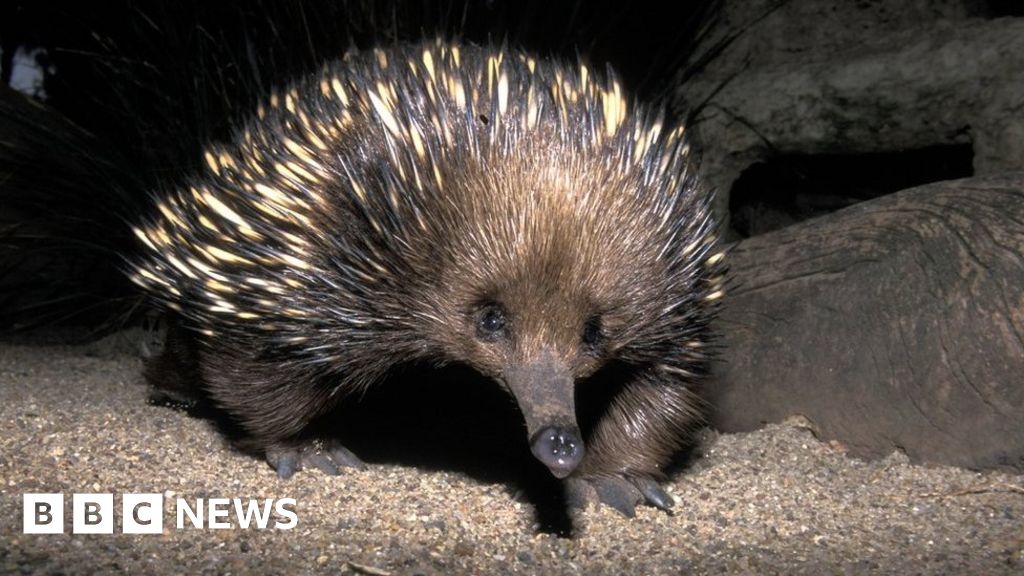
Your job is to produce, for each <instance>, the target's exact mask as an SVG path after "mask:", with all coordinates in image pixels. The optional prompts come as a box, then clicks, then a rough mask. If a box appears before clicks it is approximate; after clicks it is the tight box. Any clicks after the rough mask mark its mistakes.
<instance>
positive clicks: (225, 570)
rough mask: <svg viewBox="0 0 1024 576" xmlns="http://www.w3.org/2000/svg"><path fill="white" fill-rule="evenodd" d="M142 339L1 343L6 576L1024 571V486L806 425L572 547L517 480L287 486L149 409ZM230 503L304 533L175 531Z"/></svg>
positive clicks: (598, 523) (392, 472)
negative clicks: (80, 502) (670, 500)
mask: <svg viewBox="0 0 1024 576" xmlns="http://www.w3.org/2000/svg"><path fill="white" fill-rule="evenodd" d="M131 341H132V338H126V337H124V336H120V337H114V338H111V339H108V340H105V341H101V342H98V343H95V344H91V345H86V346H38V345H34V346H22V345H12V344H3V345H0V518H2V520H0V572H3V573H14V574H18V573H21V574H31V573H55V572H60V573H64V574H78V573H96V572H130V573H148V574H163V573H173V574H178V573H184V572H189V573H197V574H247V573H280V572H298V573H306V572H313V571H317V572H323V573H334V574H424V575H433V574H480V573H515V574H575V573H580V574H679V573H723V574H895V573H899V574H1021V573H1024V476H1013V475H1009V474H1004V473H999V472H987V473H979V472H973V471H968V470H961V469H956V468H949V467H923V466H916V465H912V464H910V463H909V462H908V461H907V460H906V458H905V457H904V456H902V455H901V454H893V455H891V456H889V457H888V458H886V459H884V460H880V461H874V462H863V461H860V460H855V459H852V458H850V457H847V456H846V455H844V454H843V452H842V447H841V446H835V445H832V446H830V445H828V444H823V443H820V442H818V441H817V440H816V439H815V438H814V437H813V436H812V435H811V434H810V433H809V432H808V431H807V430H806V429H803V428H801V427H799V426H793V425H771V426H768V427H766V428H765V429H764V430H761V431H759V432H756V433H751V434H735V435H717V434H714V433H713V432H708V433H706V434H705V436H704V439H703V442H702V446H701V448H700V453H701V456H700V457H699V458H697V459H696V460H695V461H694V462H693V463H692V464H691V465H690V466H689V468H687V469H686V470H684V471H683V472H682V473H680V474H678V475H677V476H676V477H675V479H674V482H673V483H671V484H670V485H669V486H668V490H669V492H670V493H671V494H672V495H673V496H674V497H675V499H676V502H677V504H676V507H675V512H674V514H672V515H668V514H665V513H662V512H659V511H657V510H654V509H652V508H642V509H640V510H639V511H638V514H637V517H636V518H633V519H627V518H624V517H622V516H620V515H618V514H617V513H616V512H614V511H612V510H610V509H606V508H591V509H589V510H587V511H585V512H584V513H583V514H582V515H581V516H579V517H577V519H576V520H577V525H576V530H575V531H574V533H573V534H572V535H571V536H567V535H564V534H558V533H551V532H549V531H545V530H543V529H542V526H541V525H540V524H538V520H537V517H538V514H537V513H536V510H535V507H534V505H533V504H531V503H529V502H528V501H523V500H522V498H518V497H517V495H516V494H514V490H513V489H512V488H510V487H509V486H508V485H507V483H502V482H488V481H485V480H480V479H479V478H475V477H473V476H470V475H468V474H466V473H465V472H464V471H462V470H459V469H457V468H447V469H445V468H440V469H424V468H422V467H414V466H411V465H402V464H401V463H398V464H373V465H371V466H370V467H369V468H368V469H367V470H365V471H348V472H346V473H345V474H343V475H341V476H337V477H327V476H324V475H323V474H322V473H320V472H319V471H311V472H301V473H299V474H298V475H296V477H295V478H293V479H291V480H289V481H287V482H282V481H279V480H278V479H277V478H276V477H275V476H274V474H273V473H272V471H271V470H270V469H269V467H267V466H266V464H264V463H263V462H261V461H259V460H258V459H255V458H253V457H251V456H249V455H246V454H242V453H240V452H237V451H235V450H233V449H232V448H230V446H229V444H228V441H227V440H226V439H225V438H224V436H223V435H222V434H221V433H220V432H218V430H217V429H216V428H215V427H214V426H213V425H211V423H210V422H209V421H206V420H202V419H198V418H192V417H190V416H188V415H187V414H185V413H183V412H179V411H174V410H170V409H167V408H164V407H158V406H151V405H149V404H147V402H146V389H145V387H144V386H143V384H142V382H141V378H140V376H139V374H140V370H141V363H140V361H139V360H138V358H137V357H136V356H137V355H136V354H135V353H134V352H133V348H134V345H132V344H130V342H131ZM493 457H495V458H500V457H501V451H500V450H499V451H495V453H494V456H493ZM82 492H94V493H112V494H114V503H115V507H117V509H116V513H119V511H120V508H119V506H120V503H121V498H122V495H123V494H128V493H162V494H163V496H164V497H163V502H164V507H165V509H164V515H163V519H164V529H163V533H162V534H156V535H139V534H123V533H121V527H122V523H121V519H120V517H118V518H117V519H116V520H115V522H114V534H72V533H71V513H70V509H71V494H72V493H82ZM26 493H63V494H64V502H65V504H64V506H65V515H64V516H65V527H64V533H63V534H24V533H23V532H22V505H23V495H24V494H26ZM217 497H223V498H243V499H246V501H247V500H248V499H250V498H252V499H257V500H258V501H259V502H262V501H263V500H264V499H273V500H274V501H275V502H276V501H278V500H279V499H283V498H293V499H294V500H295V504H294V506H293V507H290V509H291V510H294V513H295V515H296V516H297V522H296V525H295V527H294V528H291V529H279V528H273V527H269V528H267V529H262V530H261V529H257V528H255V527H252V526H251V527H250V528H248V529H244V528H241V527H238V525H237V524H238V522H237V521H236V520H232V523H233V527H232V528H230V529H209V528H206V529H197V528H194V527H191V526H190V525H186V526H185V527H183V528H178V527H177V526H176V525H175V524H176V504H177V501H178V498H182V499H184V501H185V502H187V503H188V504H189V505H190V506H194V505H195V502H196V500H197V499H198V498H204V499H209V498H217ZM229 517H230V518H233V512H231V514H230V516H229ZM274 521H277V522H281V523H282V524H286V523H287V516H286V515H282V514H276V515H274V516H273V518H272V522H271V524H273V522H274ZM186 522H187V521H186Z"/></svg>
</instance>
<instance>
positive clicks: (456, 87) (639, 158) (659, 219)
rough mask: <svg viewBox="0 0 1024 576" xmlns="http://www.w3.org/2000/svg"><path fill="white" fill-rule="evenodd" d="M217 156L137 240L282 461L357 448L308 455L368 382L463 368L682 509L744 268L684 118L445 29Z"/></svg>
mask: <svg viewBox="0 0 1024 576" xmlns="http://www.w3.org/2000/svg"><path fill="white" fill-rule="evenodd" d="M205 158H206V166H205V168H204V170H203V171H202V173H201V174H199V175H197V176H196V177H195V178H193V179H192V180H191V181H190V182H189V183H187V184H186V185H184V186H182V187H181V188H179V189H178V190H176V191H174V192H172V193H170V194H167V195H165V196H164V197H162V198H161V199H160V200H159V203H158V208H159V213H158V214H157V215H156V216H155V218H154V219H152V220H150V221H148V222H146V223H145V224H144V225H142V226H140V227H138V228H137V229H136V234H137V236H138V237H139V238H140V239H141V241H142V242H143V244H144V245H145V256H144V258H142V259H141V260H139V261H138V262H136V263H135V265H134V269H133V273H134V279H135V281H136V282H137V283H139V284H140V285H142V286H143V287H145V288H146V289H147V290H148V291H149V293H150V294H152V295H153V296H155V297H156V298H157V299H158V300H159V301H160V302H162V303H163V304H164V305H166V306H167V307H169V308H171V309H173V310H174V311H175V312H176V313H177V315H178V317H179V318H180V319H181V321H182V324H183V326H184V327H185V328H186V333H185V334H186V336H187V337H188V339H189V340H191V341H194V342H196V343H197V345H196V347H195V353H196V354H197V355H198V357H199V358H198V362H197V364H198V366H199V373H198V374H196V375H195V377H197V378H198V379H199V380H200V385H201V386H203V387H204V389H205V390H206V391H207V393H208V394H209V395H210V396H211V397H212V398H213V399H214V400H215V401H216V402H217V403H218V404H219V405H220V406H221V407H222V408H224V409H225V410H227V411H228V412H229V413H231V414H232V415H233V416H234V417H235V418H236V419H237V420H238V421H239V422H240V423H241V424H242V425H243V426H244V427H245V428H246V430H247V432H248V433H249V434H250V435H251V439H252V442H254V443H255V445H257V446H259V447H261V448H263V449H264V450H265V451H266V453H267V457H268V459H269V460H270V461H271V463H272V464H273V465H274V466H275V467H276V468H277V470H278V472H279V474H281V475H283V476H287V475H289V474H291V473H292V472H293V471H294V470H295V469H296V468H297V467H301V466H302V465H303V464H304V463H305V464H306V465H309V464H316V465H318V466H320V467H322V468H326V469H332V468H333V467H334V465H335V464H337V465H344V464H353V463H356V462H357V459H355V458H354V457H353V456H352V455H351V454H350V453H348V452H347V451H345V450H344V449H342V448H340V447H335V448H333V449H332V448H328V449H327V450H326V451H324V452H322V453H314V452H313V451H310V450H308V449H305V448H303V447H301V446H300V445H299V444H298V443H297V442H298V441H297V438H298V437H299V436H300V433H301V432H302V430H303V428H304V427H305V426H306V425H307V424H308V423H309V421H310V420H311V419H312V418H314V417H316V416H319V415H321V414H323V413H324V412H325V411H327V410H328V409H330V408H331V407H332V406H333V405H334V403H335V402H336V400H337V399H339V398H341V397H342V396H344V393H345V392H349V391H352V390H354V389H358V388H359V387H363V386H368V385H371V384H373V383H374V382H375V381H377V380H378V379H379V378H380V377H381V376H382V375H384V374H385V373H386V372H387V371H388V370H389V368H391V367H392V366H393V365H394V364H395V363H397V362H407V361H410V360H418V359H422V360H428V361H435V362H445V361H459V362H464V363H466V364H468V365H470V366H473V367H475V368H476V369H477V370H479V371H480V372H481V373H483V374H485V375H488V376H491V377H493V378H494V379H495V380H497V381H499V382H501V383H503V384H504V385H505V386H506V387H507V388H508V389H509V391H510V392H511V393H512V394H513V395H514V396H515V397H516V400H517V401H518V403H519V406H520V407H521V409H522V411H523V414H524V418H525V421H526V425H527V427H528V429H529V430H528V431H529V434H530V441H531V446H532V448H533V451H534V453H535V454H536V455H537V457H538V458H539V459H540V460H541V461H542V462H543V463H544V464H546V465H547V466H548V467H549V468H550V469H551V470H552V472H553V473H554V474H555V475H556V476H559V477H564V476H569V477H570V478H572V479H574V480H575V481H574V482H573V486H574V487H576V488H582V489H587V486H594V487H596V488H597V494H598V495H599V496H600V497H601V499H602V500H604V501H606V502H608V503H610V504H612V505H615V506H616V507H618V508H620V509H622V510H624V511H631V510H632V507H633V505H634V504H635V503H636V502H638V501H640V500H641V498H640V495H641V494H642V495H643V496H644V497H646V499H647V501H649V502H651V503H654V504H657V505H662V506H664V505H666V504H667V497H666V496H665V495H664V493H663V492H661V491H660V489H659V488H658V487H657V485H656V484H655V483H654V480H656V479H658V478H659V477H660V476H661V468H662V466H663V465H664V464H665V463H666V462H667V461H668V460H669V459H670V458H671V456H672V454H673V453H674V452H675V451H676V450H678V448H679V446H680V445H681V444H682V443H683V442H684V441H685V439H686V433H687V432H688V430H689V429H690V428H691V426H692V424H693V423H694V422H695V421H696V420H697V419H698V418H699V411H698V409H697V399H696V397H695V396H694V388H693V387H694V385H695V384H696V383H697V382H698V381H699V379H700V378H701V377H702V375H703V373H704V369H705V363H706V360H707V352H706V348H705V345H706V344H707V341H708V335H707V324H708V321H709V317H710V315H711V313H712V311H713V309H714V306H715V301H716V300H717V299H718V297H719V296H720V295H721V274H722V270H721V264H720V263H719V262H720V260H721V255H720V254H716V253H715V252H714V251H713V245H714V237H713V235H712V232H711V228H712V223H711V219H710V215H709V212H708V199H707V198H706V197H705V194H703V193H702V192H701V191H700V188H699V186H698V184H697V181H696V178H695V174H694V168H693V166H692V164H691V162H692V160H691V158H690V156H689V153H688V147H687V145H686V143H685V139H684V136H683V129H682V128H672V127H667V126H664V125H663V124H662V119H661V116H660V115H659V114H656V113H654V112H652V111H649V110H646V109H644V108H640V107H637V106H634V105H632V104H630V103H629V102H627V100H626V99H625V98H624V97H623V95H622V94H621V90H620V87H619V84H618V83H617V82H616V81H615V80H614V79H611V78H607V79H603V78H597V77H595V75H594V74H593V72H592V71H591V70H589V69H588V68H586V67H584V66H564V65H561V64H555V63H550V62H544V61H539V60H534V59H532V58H530V57H528V56H526V55H523V54H520V53H517V52H514V51H490V50H486V49H481V48H475V47H470V46H462V47H459V46H455V45H444V44H441V43H433V44H424V45H419V46H409V47H404V48H396V49H391V50H386V51H375V52H373V53H367V54H359V55H355V56H351V57H349V58H347V59H345V60H344V61H342V62H339V63H336V64H332V65H329V66H327V67H325V68H324V70H323V72H322V73H321V74H320V75H316V76H314V77H310V78H307V79H305V80H303V81H301V82H298V83H296V84H294V85H293V86H292V87H290V88H288V89H287V90H285V91H283V92H279V93H276V94H274V95H272V96H271V98H270V100H269V102H268V103H267V104H265V105H264V106H261V107H260V108H259V110H258V113H257V114H256V116H255V117H254V118H252V119H251V121H249V122H248V123H247V124H246V125H245V127H244V128H243V129H242V130H239V131H238V132H237V134H236V135H235V137H234V139H233V141H232V142H231V143H229V144H226V145H223V146H217V147H213V148H211V149H210V150H209V151H208V152H207V153H206V155H205ZM172 352H173V350H172ZM610 361H616V362H617V363H620V364H622V365H624V366H628V367H629V368H630V369H629V370H628V371H624V372H623V373H624V374H625V376H624V380H623V381H622V382H621V390H620V391H619V393H618V395H617V396H616V398H615V400H614V401H613V403H612V405H611V406H610V407H609V408H608V410H607V412H606V413H605V414H604V416H603V417H602V419H601V420H600V422H598V424H597V425H596V426H595V427H594V430H593V432H592V433H591V434H590V436H589V437H588V438H586V442H585V444H586V450H585V451H584V447H583V440H582V439H581V438H580V432H579V428H578V426H577V424H576V417H575V408H574V387H575V383H576V382H578V381H581V380H583V379H585V378H586V377H587V376H589V375H591V374H593V373H594V371H595V370H597V369H598V368H599V367H601V366H602V365H604V364H606V363H608V362H610ZM159 362H162V363H163V364H164V365H165V367H166V366H169V365H173V364H174V363H173V362H171V363H170V364H168V362H170V361H169V360H168V359H167V358H166V357H165V358H163V359H161V360H159Z"/></svg>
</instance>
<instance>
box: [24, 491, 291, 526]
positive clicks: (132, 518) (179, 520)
mask: <svg viewBox="0 0 1024 576" xmlns="http://www.w3.org/2000/svg"><path fill="white" fill-rule="evenodd" d="M176 504H177V505H176V510H177V513H176V514H175V520H176V522H175V526H176V527H177V529H178V530H181V529H184V528H185V527H186V526H190V527H192V528H212V529H231V528H242V529H249V528H256V529H259V530H265V529H267V528H275V529H277V530H290V529H292V528H295V526H296V525H297V524H298V523H299V517H298V515H297V514H296V513H295V499H294V498H279V499H277V500H274V499H271V498H267V499H264V500H255V499H243V498H209V499H204V498H197V499H196V500H195V502H193V503H189V502H188V501H187V500H185V499H184V498H178V499H177V501H176ZM116 516H120V518H121V532H122V533H124V534H162V533H163V531H164V495H163V494H123V495H121V509H120V514H118V513H117V511H116V510H115V508H114V495H113V494H72V495H71V532H72V533H73V534H113V533H114V518H115V517H116ZM22 520H23V532H24V533H25V534H63V533H64V495H63V494H59V493H58V494H25V495H24V508H23V511H22Z"/></svg>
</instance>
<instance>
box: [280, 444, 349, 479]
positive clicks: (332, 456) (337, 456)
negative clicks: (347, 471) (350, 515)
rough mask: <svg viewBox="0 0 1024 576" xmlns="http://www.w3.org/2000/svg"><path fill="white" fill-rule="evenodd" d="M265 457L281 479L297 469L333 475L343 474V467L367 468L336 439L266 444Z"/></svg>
mask: <svg viewBox="0 0 1024 576" xmlns="http://www.w3.org/2000/svg"><path fill="white" fill-rule="evenodd" d="M266 458H267V462H268V463H270V466H271V467H272V468H274V470H276V471H277V476H278V478H281V479H288V478H291V477H292V475H293V474H295V473H296V472H297V471H299V470H302V469H304V468H305V469H308V468H311V467H312V468H319V469H320V470H322V471H323V472H324V473H325V474H329V475H331V476H337V475H338V474H340V473H341V469H342V468H355V469H357V470H363V469H365V468H366V464H365V463H364V462H363V461H362V460H360V459H359V457H358V456H356V455H355V454H353V453H352V451H351V450H349V449H348V448H345V447H344V446H342V445H341V444H340V443H339V442H337V441H336V440H328V441H323V442H321V441H311V442H307V443H304V444H275V445H272V446H268V447H267V451H266Z"/></svg>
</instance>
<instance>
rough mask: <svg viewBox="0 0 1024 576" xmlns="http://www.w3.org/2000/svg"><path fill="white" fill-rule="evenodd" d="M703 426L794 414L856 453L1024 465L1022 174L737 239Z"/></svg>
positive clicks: (745, 426) (883, 201)
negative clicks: (711, 408) (707, 421)
mask: <svg viewBox="0 0 1024 576" xmlns="http://www.w3.org/2000/svg"><path fill="white" fill-rule="evenodd" d="M729 260H730V267H731V269H732V270H733V274H734V278H735V284H734V286H733V288H732V289H731V291H730V294H729V296H728V300H727V301H726V304H725V308H724V310H723V314H722V316H721V318H720V319H719V321H718V325H717V329H718V331H719V332H720V333H721V334H722V335H723V344H724V346H725V348H724V350H723V354H722V358H721V361H720V362H718V363H717V365H716V366H715V372H716V377H717V378H716V382H715V384H714V385H713V386H711V387H710V388H709V390H708V392H709V394H710V397H711V400H712V402H713V403H714V405H715V407H716V415H715V417H714V424H715V425H716V426H717V427H718V428H719V429H721V430H723V431H744V430H751V429H754V428H757V427H759V426H761V425H762V424H763V423H766V422H774V421H780V420H783V419H785V418H787V417H790V416H794V415H801V416H804V417H806V418H807V419H808V420H810V421H811V423H812V426H813V428H814V429H815V430H816V432H817V434H818V435H819V437H820V438H822V439H823V440H837V441H839V442H840V443H841V444H842V445H844V446H845V447H846V448H847V449H848V450H849V451H850V452H851V453H852V454H853V455H857V456H862V457H877V456H884V455H886V454H888V453H890V452H892V451H893V450H894V449H900V450H903V451H905V452H906V453H907V455H908V456H910V457H911V459H913V460H915V461H924V462H935V463H947V464H954V465H960V466H965V467H969V468H993V467H1000V468H1011V469H1015V470H1024V173H1013V174H1008V175H1005V176H1000V177H988V178H975V179H967V180H958V181H949V182H942V183H937V184H931V185H927V186H922V187H919V188H914V189H910V190H905V191H902V192H899V193H896V194H893V195H890V196H886V197H883V198H880V199H877V200H874V201H871V202H865V203H862V204H858V205H855V206H852V207H850V208H847V209H845V210H841V211H839V212H836V213H833V214H830V215H828V216H826V217H822V218H818V219H814V220H809V221H806V222H803V223H800V224H797V225H794V226H790V227H787V228H785V229H782V230H779V231H776V232H773V233H770V234H765V235H763V236H758V237H754V238H751V239H749V240H744V241H741V242H740V243H738V244H737V245H736V246H735V247H734V249H733V250H732V251H731V253H730V258H729Z"/></svg>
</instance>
